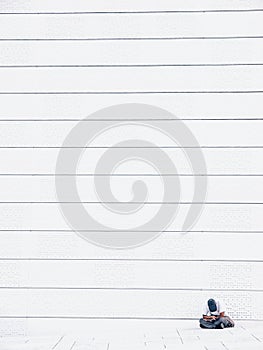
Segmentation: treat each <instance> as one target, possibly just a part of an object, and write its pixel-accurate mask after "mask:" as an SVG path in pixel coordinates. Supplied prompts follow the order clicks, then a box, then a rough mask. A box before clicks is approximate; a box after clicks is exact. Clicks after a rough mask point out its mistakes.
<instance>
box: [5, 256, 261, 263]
mask: <svg viewBox="0 0 263 350" xmlns="http://www.w3.org/2000/svg"><path fill="white" fill-rule="evenodd" d="M0 261H111V262H119V261H125V262H127V261H128V262H164V263H165V262H201V263H206V262H218V263H220V262H230V263H263V260H257V259H255V260H251V259H247V260H242V259H233V260H231V259H154V258H149V259H147V258H126V259H125V258H115V259H114V258H1V257H0Z"/></svg>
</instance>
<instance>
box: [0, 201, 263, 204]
mask: <svg viewBox="0 0 263 350" xmlns="http://www.w3.org/2000/svg"><path fill="white" fill-rule="evenodd" d="M1 204H113V205H120V204H125V205H134V204H144V205H160V204H166V205H176V204H182V205H188V204H194V205H200V204H204V205H263V202H122V201H119V202H92V201H91V202H89V201H82V202H70V201H69V202H49V201H47V202H45V201H42V202H39V201H27V202H25V201H20V202H19V201H9V202H6V201H0V205H1Z"/></svg>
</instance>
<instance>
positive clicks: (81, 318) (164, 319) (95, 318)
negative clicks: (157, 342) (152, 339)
mask: <svg viewBox="0 0 263 350" xmlns="http://www.w3.org/2000/svg"><path fill="white" fill-rule="evenodd" d="M199 318H200V317H143V316H142V317H137V316H34V315H26V316H15V315H13V316H5V315H1V316H0V319H70V320H156V321H176V320H178V321H193V320H198V319H199ZM235 320H236V321H246V322H247V321H261V322H263V320H262V319H257V318H249V319H246V318H235Z"/></svg>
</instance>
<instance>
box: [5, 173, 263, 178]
mask: <svg viewBox="0 0 263 350" xmlns="http://www.w3.org/2000/svg"><path fill="white" fill-rule="evenodd" d="M0 176H47V177H53V176H73V177H78V176H84V177H85V176H87V177H88V176H92V177H96V176H110V177H115V176H116V177H117V176H119V177H122V176H123V177H124V176H130V177H131V176H149V177H151V176H153V177H165V176H182V177H183V176H185V177H197V176H200V177H202V176H204V177H210V176H211V177H212V176H213V177H214V176H216V177H226V176H229V177H230V176H231V177H241V176H242V177H262V176H263V174H19V173H17V174H15V173H4V174H3V173H2V174H0Z"/></svg>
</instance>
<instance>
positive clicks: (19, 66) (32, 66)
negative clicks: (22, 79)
mask: <svg viewBox="0 0 263 350" xmlns="http://www.w3.org/2000/svg"><path fill="white" fill-rule="evenodd" d="M262 65H263V63H192V64H180V63H178V64H71V65H70V64H68V65H67V64H65V65H63V64H57V65H51V64H50V65H37V64H36V65H9V66H7V65H3V66H0V68H140V67H142V68H152V67H158V68H170V67H229V66H230V67H231V66H262Z"/></svg>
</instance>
